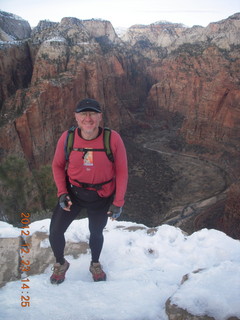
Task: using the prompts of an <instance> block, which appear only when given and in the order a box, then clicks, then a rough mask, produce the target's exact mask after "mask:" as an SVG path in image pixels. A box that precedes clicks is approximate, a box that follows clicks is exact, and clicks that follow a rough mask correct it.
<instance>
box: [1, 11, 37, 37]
mask: <svg viewBox="0 0 240 320" xmlns="http://www.w3.org/2000/svg"><path fill="white" fill-rule="evenodd" d="M30 35H31V27H30V24H29V23H28V22H27V21H26V20H23V19H22V18H20V17H18V16H16V15H14V14H11V13H8V12H4V11H0V40H2V41H14V40H22V39H27V38H29V37H30Z"/></svg>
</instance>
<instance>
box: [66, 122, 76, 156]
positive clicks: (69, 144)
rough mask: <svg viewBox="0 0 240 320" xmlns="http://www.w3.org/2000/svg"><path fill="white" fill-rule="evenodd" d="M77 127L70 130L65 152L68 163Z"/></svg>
mask: <svg viewBox="0 0 240 320" xmlns="http://www.w3.org/2000/svg"><path fill="white" fill-rule="evenodd" d="M75 129H76V127H75V126H73V127H71V128H70V129H69V130H68V133H67V137H66V141H65V146H64V151H65V159H66V161H68V159H69V155H70V153H71V151H72V149H73V142H74V132H75Z"/></svg>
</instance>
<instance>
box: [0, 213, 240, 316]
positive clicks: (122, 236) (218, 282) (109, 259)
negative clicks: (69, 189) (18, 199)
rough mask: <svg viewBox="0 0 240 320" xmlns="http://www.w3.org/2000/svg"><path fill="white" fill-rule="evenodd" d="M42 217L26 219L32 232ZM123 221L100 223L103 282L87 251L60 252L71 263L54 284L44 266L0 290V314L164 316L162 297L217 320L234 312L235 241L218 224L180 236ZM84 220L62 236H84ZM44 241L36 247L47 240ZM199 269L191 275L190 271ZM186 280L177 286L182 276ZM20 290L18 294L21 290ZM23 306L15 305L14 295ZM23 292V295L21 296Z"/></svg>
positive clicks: (45, 224)
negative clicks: (93, 270)
mask: <svg viewBox="0 0 240 320" xmlns="http://www.w3.org/2000/svg"><path fill="white" fill-rule="evenodd" d="M49 222H50V220H49V219H45V220H41V221H37V222H34V223H32V224H30V229H29V230H30V231H31V234H33V232H35V231H37V230H39V231H47V232H48V228H49ZM131 226H134V227H137V226H140V227H144V226H143V225H138V224H135V223H130V222H124V221H119V222H118V221H110V220H109V222H108V225H107V227H106V229H105V232H104V236H105V243H104V248H103V251H102V255H101V263H102V265H103V267H104V270H105V272H106V273H107V281H106V282H93V281H92V278H91V274H90V273H89V271H88V268H89V263H90V254H89V252H88V253H87V254H84V255H81V256H80V257H79V258H78V259H74V258H73V257H71V256H67V257H66V258H67V260H68V261H69V262H70V264H71V265H70V269H69V271H68V272H67V275H66V280H65V282H63V283H62V284H60V285H58V286H57V285H52V284H51V283H50V282H49V277H50V275H51V272H52V271H51V266H49V267H48V268H47V269H46V270H45V272H44V273H43V274H41V275H35V276H30V277H28V279H29V282H25V283H26V284H28V286H29V288H24V289H22V288H21V286H22V284H23V283H24V282H21V281H20V280H19V281H14V282H9V283H8V284H7V285H6V286H4V287H2V288H1V289H0V319H4V320H14V319H23V320H30V319H31V320H40V319H48V320H157V319H160V320H167V315H166V312H165V302H166V300H167V299H168V298H169V297H172V301H173V302H174V303H175V304H177V305H179V306H180V307H182V308H185V309H187V310H188V311H189V312H191V313H193V314H196V315H203V314H207V315H209V316H212V317H214V318H215V319H217V320H223V319H227V318H229V317H230V316H234V315H235V316H237V317H239V318H240V241H238V240H233V239H232V238H230V237H228V236H226V235H225V234H224V233H222V232H220V231H217V230H207V229H203V230H201V231H198V232H195V233H194V234H192V235H190V236H187V235H184V234H183V233H182V231H181V230H180V229H178V228H175V227H172V226H168V225H162V226H160V227H158V228H157V230H156V232H153V233H148V232H147V228H143V229H139V230H136V231H129V229H127V228H128V227H131ZM19 230H20V229H17V228H13V227H12V226H10V225H8V224H6V223H5V222H0V237H7V236H9V237H11V236H19V234H20V231H19ZM88 235H89V233H88V223H87V219H82V220H76V221H74V222H73V224H72V225H71V226H70V228H69V229H68V231H67V232H66V238H67V240H71V241H75V242H77V241H80V240H81V241H86V240H87V239H88ZM48 245H49V243H48V241H45V242H43V243H42V246H48ZM198 269H202V270H201V271H199V272H198V273H193V271H195V270H198ZM187 273H190V276H189V280H187V281H186V282H184V284H183V285H180V283H181V280H182V277H183V276H184V275H185V274H187ZM22 292H23V294H22ZM22 295H23V296H24V297H25V299H28V301H26V300H23V302H24V301H26V302H30V306H29V307H28V306H26V307H22V306H21V302H22V301H21V296H22ZM27 296H28V297H29V298H27Z"/></svg>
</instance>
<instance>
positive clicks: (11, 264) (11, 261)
mask: <svg viewBox="0 0 240 320" xmlns="http://www.w3.org/2000/svg"><path fill="white" fill-rule="evenodd" d="M19 247H20V237H18V238H0V258H1V259H0V270H1V272H0V287H1V286H3V285H4V284H5V283H6V282H9V281H14V280H17V279H19V277H20V270H19Z"/></svg>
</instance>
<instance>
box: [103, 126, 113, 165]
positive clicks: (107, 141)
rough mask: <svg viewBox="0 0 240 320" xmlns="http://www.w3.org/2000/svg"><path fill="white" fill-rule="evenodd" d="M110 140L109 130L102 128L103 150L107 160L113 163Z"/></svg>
mask: <svg viewBox="0 0 240 320" xmlns="http://www.w3.org/2000/svg"><path fill="white" fill-rule="evenodd" d="M110 139H111V129H109V128H104V131H103V142H104V148H105V151H106V154H107V157H108V159H109V160H110V161H111V162H114V158H113V154H112V150H111V144H110V141H111V140H110Z"/></svg>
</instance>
